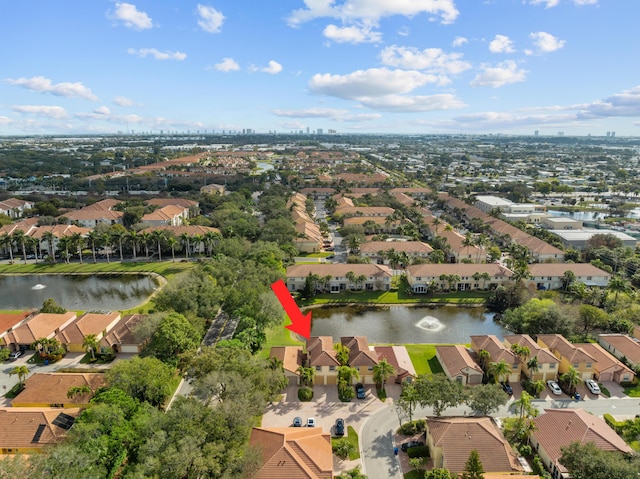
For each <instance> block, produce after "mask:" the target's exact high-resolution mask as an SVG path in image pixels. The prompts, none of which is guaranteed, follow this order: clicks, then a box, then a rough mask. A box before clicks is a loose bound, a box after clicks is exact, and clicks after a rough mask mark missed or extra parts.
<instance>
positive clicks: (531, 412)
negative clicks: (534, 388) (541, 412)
mask: <svg viewBox="0 0 640 479" xmlns="http://www.w3.org/2000/svg"><path fill="white" fill-rule="evenodd" d="M532 399H533V398H532V397H531V395H530V394H529V393H528V392H527V391H522V394H521V395H520V399H516V400H515V401H513V402H512V403H511V404H510V405H509V409H511V410H513V411H517V412H518V417H519V418H520V419H523V418H525V417H536V416H537V415H538V410H537V409H536V408H535V407H533V404H532V403H531V400H532Z"/></svg>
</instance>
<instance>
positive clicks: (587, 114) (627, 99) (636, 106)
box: [577, 85, 640, 118]
mask: <svg viewBox="0 0 640 479" xmlns="http://www.w3.org/2000/svg"><path fill="white" fill-rule="evenodd" d="M577 107H578V109H579V110H580V113H579V117H580V118H597V117H612V116H626V117H631V116H640V85H638V86H635V87H633V88H630V89H629V90H624V91H623V92H622V93H616V94H614V95H611V96H609V97H607V98H604V99H602V100H597V101H594V102H592V103H588V104H586V105H578V106H577Z"/></svg>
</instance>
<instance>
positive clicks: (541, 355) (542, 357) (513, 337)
mask: <svg viewBox="0 0 640 479" xmlns="http://www.w3.org/2000/svg"><path fill="white" fill-rule="evenodd" d="M504 341H505V342H506V343H508V347H509V349H511V346H512V345H514V344H518V345H520V346H526V347H528V348H529V357H528V358H526V359H525V362H526V361H528V360H529V359H531V358H538V364H559V363H560V360H559V359H558V358H556V357H555V356H554V355H553V353H551V351H549V350H548V349H547V348H541V347H540V346H539V345H538V343H536V342H535V341H534V340H533V338H532V337H531V336H529V335H528V334H509V335H507V336H505V337H504Z"/></svg>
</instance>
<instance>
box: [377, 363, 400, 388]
mask: <svg viewBox="0 0 640 479" xmlns="http://www.w3.org/2000/svg"><path fill="white" fill-rule="evenodd" d="M395 373H396V370H395V368H394V367H393V366H392V365H391V364H389V361H387V359H386V358H382V359H380V361H378V364H376V365H375V366H373V380H374V381H375V383H376V385H377V386H378V389H384V384H385V383H386V382H387V379H389V378H390V377H391V376H393V375H394V374H395Z"/></svg>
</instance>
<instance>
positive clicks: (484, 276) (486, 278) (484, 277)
mask: <svg viewBox="0 0 640 479" xmlns="http://www.w3.org/2000/svg"><path fill="white" fill-rule="evenodd" d="M480 276H481V277H482V289H483V290H484V289H486V287H487V281H489V280H490V279H491V275H490V274H489V273H487V272H486V271H485V272H484V273H481V274H480Z"/></svg>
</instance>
